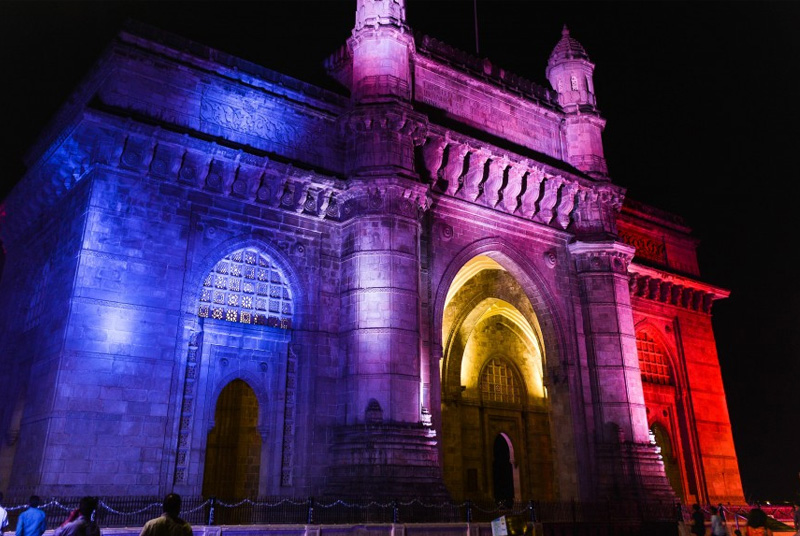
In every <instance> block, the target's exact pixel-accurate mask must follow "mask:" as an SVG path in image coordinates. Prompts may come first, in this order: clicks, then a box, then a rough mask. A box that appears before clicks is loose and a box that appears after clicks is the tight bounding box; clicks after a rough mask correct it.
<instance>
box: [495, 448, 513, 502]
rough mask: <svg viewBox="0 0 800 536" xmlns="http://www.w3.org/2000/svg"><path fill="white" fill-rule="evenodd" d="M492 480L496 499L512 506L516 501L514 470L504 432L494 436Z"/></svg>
mask: <svg viewBox="0 0 800 536" xmlns="http://www.w3.org/2000/svg"><path fill="white" fill-rule="evenodd" d="M493 451H494V452H493V456H492V457H493V461H492V480H493V481H494V482H493V484H494V485H493V486H492V487H493V488H494V500H495V501H497V503H498V504H504V505H507V506H510V505H511V504H513V502H514V472H513V467H512V464H511V449H510V448H509V446H508V442H507V440H506V438H505V437H504V436H503V434H497V437H495V438H494V449H493Z"/></svg>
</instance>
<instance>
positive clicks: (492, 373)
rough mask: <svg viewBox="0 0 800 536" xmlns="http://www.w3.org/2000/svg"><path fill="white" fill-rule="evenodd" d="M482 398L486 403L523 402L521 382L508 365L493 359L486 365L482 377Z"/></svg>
mask: <svg viewBox="0 0 800 536" xmlns="http://www.w3.org/2000/svg"><path fill="white" fill-rule="evenodd" d="M481 397H482V398H483V401H484V402H504V403H506V404H519V403H521V402H522V395H521V394H520V385H519V382H518V381H517V379H516V375H515V374H514V371H513V369H512V368H511V367H510V366H509V364H508V363H506V362H505V361H502V360H500V359H492V360H491V361H490V362H489V363H487V364H486V367H485V368H484V369H483V374H482V376H481Z"/></svg>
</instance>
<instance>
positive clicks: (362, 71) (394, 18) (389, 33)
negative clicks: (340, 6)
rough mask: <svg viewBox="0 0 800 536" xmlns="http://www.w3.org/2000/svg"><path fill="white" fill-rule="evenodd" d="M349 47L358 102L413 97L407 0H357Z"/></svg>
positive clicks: (353, 88) (410, 36)
mask: <svg viewBox="0 0 800 536" xmlns="http://www.w3.org/2000/svg"><path fill="white" fill-rule="evenodd" d="M348 46H349V48H350V50H351V54H352V57H353V80H352V87H351V89H352V94H353V97H354V99H355V100H356V102H375V101H386V100H401V101H408V100H410V98H411V86H410V79H411V70H410V62H409V57H410V55H411V53H412V51H413V50H414V39H413V37H412V34H411V31H410V29H409V28H408V25H407V24H406V7H405V0H358V4H357V8H356V23H355V27H354V28H353V34H352V37H351V38H350V40H349V42H348Z"/></svg>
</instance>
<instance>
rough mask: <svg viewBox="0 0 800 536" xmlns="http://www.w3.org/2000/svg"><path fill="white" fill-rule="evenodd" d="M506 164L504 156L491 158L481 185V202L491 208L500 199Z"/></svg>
mask: <svg viewBox="0 0 800 536" xmlns="http://www.w3.org/2000/svg"><path fill="white" fill-rule="evenodd" d="M508 164H509V161H508V159H506V158H504V157H500V158H493V159H492V160H491V161H490V162H489V173H488V175H487V177H486V182H485V183H484V186H483V202H484V203H485V204H486V205H487V206H489V207H491V208H494V207H495V206H497V203H498V202H499V201H500V190H501V189H502V188H503V181H504V179H505V172H506V167H508Z"/></svg>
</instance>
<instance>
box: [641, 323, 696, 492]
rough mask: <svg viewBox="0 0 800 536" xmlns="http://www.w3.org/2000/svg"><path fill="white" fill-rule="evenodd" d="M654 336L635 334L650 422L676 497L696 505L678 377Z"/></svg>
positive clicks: (650, 331)
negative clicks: (678, 391) (685, 447)
mask: <svg viewBox="0 0 800 536" xmlns="http://www.w3.org/2000/svg"><path fill="white" fill-rule="evenodd" d="M653 333H657V332H655V331H654V330H653V329H652V327H651V328H649V329H638V330H637V332H636V351H637V353H638V355H639V369H640V371H641V375H642V391H643V394H644V402H645V405H646V406H647V415H648V423H649V425H650V430H651V432H652V434H653V437H654V439H655V442H656V444H657V445H658V446H659V447H660V448H661V458H662V461H663V462H664V472H665V473H666V475H667V480H669V483H670V486H671V487H672V489H673V491H674V492H675V495H676V496H678V497H679V498H680V499H681V500H683V501H686V500H687V499H688V500H689V501H690V502H694V501H696V500H697V486H696V485H695V483H694V482H692V474H693V471H692V469H691V468H692V462H691V461H690V459H689V458H688V457H687V458H686V459H685V458H684V456H685V455H684V454H682V452H684V449H683V448H682V445H681V442H680V441H681V437H684V438H685V437H687V435H688V434H687V426H686V415H685V410H684V408H683V406H682V404H681V403H680V402H679V397H678V396H677V389H678V387H677V383H678V381H677V376H676V374H675V369H674V367H673V366H672V362H671V360H670V358H669V356H668V354H667V351H666V349H665V347H664V345H663V344H662V342H661V340H660V339H661V338H660V336H658V335H657V334H656V335H655V336H654V335H653ZM687 454H688V453H687ZM687 483H688V486H687ZM687 494H688V495H687Z"/></svg>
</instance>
